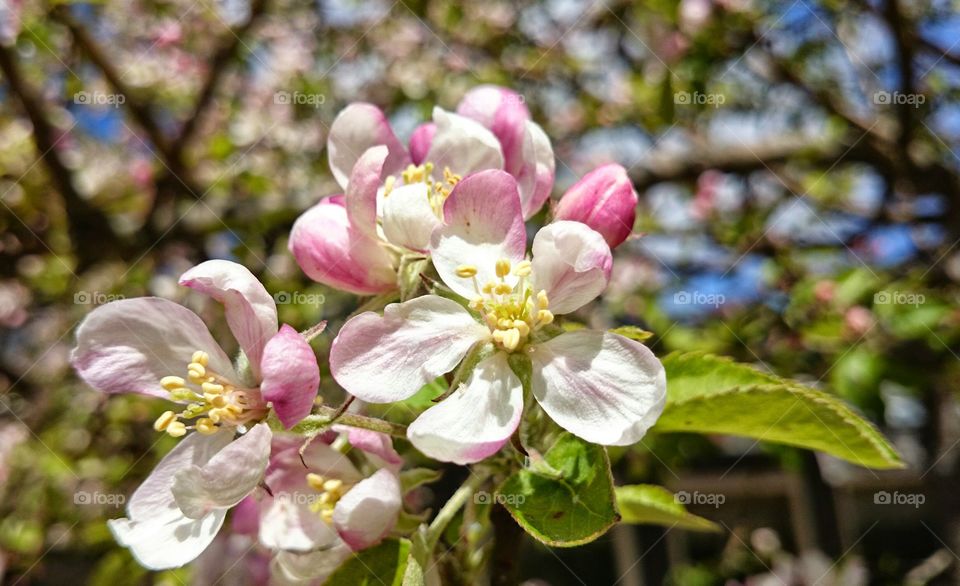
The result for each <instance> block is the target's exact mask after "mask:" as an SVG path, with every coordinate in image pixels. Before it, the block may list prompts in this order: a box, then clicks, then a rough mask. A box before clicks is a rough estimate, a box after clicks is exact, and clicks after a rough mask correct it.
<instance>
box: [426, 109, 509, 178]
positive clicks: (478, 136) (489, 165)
mask: <svg viewBox="0 0 960 586" xmlns="http://www.w3.org/2000/svg"><path fill="white" fill-rule="evenodd" d="M433 121H434V123H436V125H437V132H436V134H434V135H433V142H432V143H431V144H430V150H429V151H428V152H427V157H426V161H428V162H430V163H433V164H434V165H435V168H436V169H437V170H438V171H440V172H443V170H444V168H447V167H449V168H450V170H451V171H452V172H454V173H456V174H458V175H461V176H463V177H466V176H467V175H469V174H470V173H473V172H475V171H482V170H484V169H503V153H502V152H501V151H500V141H498V140H497V137H496V136H494V135H493V133H492V132H490V131H489V130H487V129H486V128H484V127H483V126H482V125H481V124H480V123H479V122H476V121H475V120H471V119H469V118H467V117H465V116H460V115H458V114H451V113H450V112H445V111H444V110H443V109H442V108H439V107H436V108H434V109H433Z"/></svg>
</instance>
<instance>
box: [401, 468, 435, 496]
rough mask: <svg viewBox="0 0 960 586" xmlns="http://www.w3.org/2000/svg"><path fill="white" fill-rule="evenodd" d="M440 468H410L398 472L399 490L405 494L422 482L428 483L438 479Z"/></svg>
mask: <svg viewBox="0 0 960 586" xmlns="http://www.w3.org/2000/svg"><path fill="white" fill-rule="evenodd" d="M441 476H443V471H442V470H433V469H432V468H410V469H409V470H404V471H403V472H401V473H400V491H401V492H402V493H403V494H407V493H408V492H410V491H411V490H413V489H415V488H417V487H418V486H420V485H422V484H430V483H431V482H436V481H438V480H440V477H441Z"/></svg>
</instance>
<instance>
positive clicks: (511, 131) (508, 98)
mask: <svg viewBox="0 0 960 586" xmlns="http://www.w3.org/2000/svg"><path fill="white" fill-rule="evenodd" d="M457 114H460V115H461V116H466V117H467V118H471V119H473V120H476V121H477V122H479V123H480V124H482V125H483V126H485V127H486V128H488V129H490V131H491V132H493V134H494V136H496V137H497V140H499V141H500V148H501V150H502V151H503V158H504V170H505V171H507V172H508V173H510V174H511V175H514V176H517V175H519V173H520V169H521V167H522V166H523V137H524V134H525V132H526V127H525V122H526V121H527V120H530V111H529V110H528V109H527V105H526V104H525V103H524V100H523V96H521V95H520V94H518V93H517V92H515V91H513V90H511V89H507V88H504V87H499V86H495V85H481V86H478V87H475V88H473V89H472V90H470V91H469V92H467V93H466V95H465V96H463V99H462V100H461V101H460V104H459V105H458V106H457Z"/></svg>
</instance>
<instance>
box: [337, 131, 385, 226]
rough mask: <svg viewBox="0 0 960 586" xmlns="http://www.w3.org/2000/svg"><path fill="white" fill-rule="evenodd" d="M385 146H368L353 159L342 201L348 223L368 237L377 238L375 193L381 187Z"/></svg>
mask: <svg viewBox="0 0 960 586" xmlns="http://www.w3.org/2000/svg"><path fill="white" fill-rule="evenodd" d="M387 157H388V151H387V147H384V146H377V147H372V148H370V149H369V150H367V151H366V152H364V153H363V155H362V156H361V157H360V158H359V159H358V160H357V164H356V165H354V166H353V171H352V172H351V173H350V184H349V185H348V186H347V188H346V189H347V192H346V194H344V197H343V202H344V206H345V207H346V208H347V217H348V218H349V219H350V226H352V227H353V228H354V229H355V230H359V231H360V232H362V233H363V234H365V235H367V236H369V237H370V238H374V239H375V238H377V193H378V192H379V190H380V188H381V187H382V186H383V182H384V179H385V178H386V177H387V173H385V171H384V169H385V163H386V160H387Z"/></svg>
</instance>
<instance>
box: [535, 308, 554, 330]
mask: <svg viewBox="0 0 960 586" xmlns="http://www.w3.org/2000/svg"><path fill="white" fill-rule="evenodd" d="M537 322H538V324H539V325H543V326H546V325H549V324H552V323H553V312H552V311H550V310H549V309H541V310H540V311H538V312H537Z"/></svg>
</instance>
